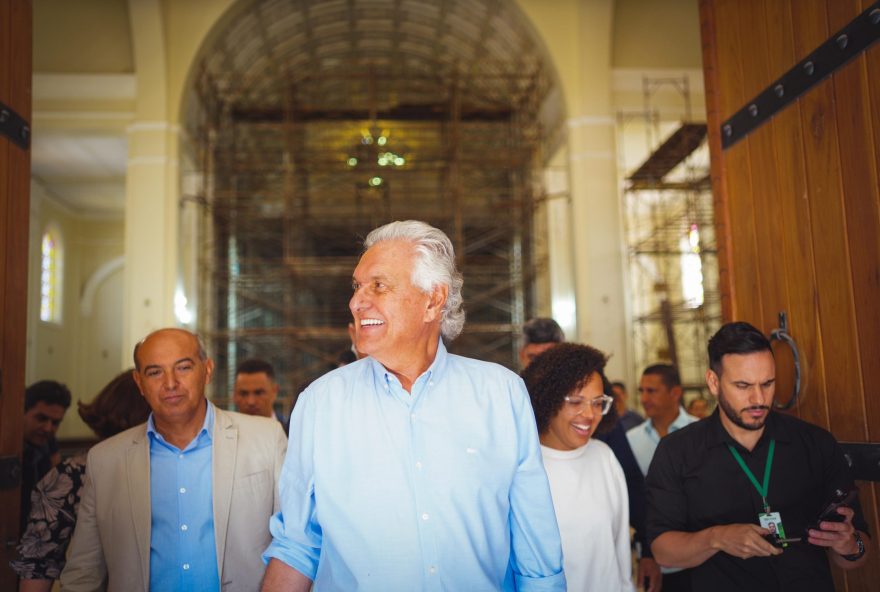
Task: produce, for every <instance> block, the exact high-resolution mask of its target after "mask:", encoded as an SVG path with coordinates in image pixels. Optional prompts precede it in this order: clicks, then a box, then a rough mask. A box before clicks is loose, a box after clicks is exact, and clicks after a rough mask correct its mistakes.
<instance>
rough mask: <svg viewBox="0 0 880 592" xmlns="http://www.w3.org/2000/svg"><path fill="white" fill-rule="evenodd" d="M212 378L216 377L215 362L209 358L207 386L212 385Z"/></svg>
mask: <svg viewBox="0 0 880 592" xmlns="http://www.w3.org/2000/svg"><path fill="white" fill-rule="evenodd" d="M212 376H214V360H212V359H211V358H208V359H207V360H205V384H211V377H212Z"/></svg>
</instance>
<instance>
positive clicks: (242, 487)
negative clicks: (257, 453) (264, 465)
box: [232, 469, 272, 493]
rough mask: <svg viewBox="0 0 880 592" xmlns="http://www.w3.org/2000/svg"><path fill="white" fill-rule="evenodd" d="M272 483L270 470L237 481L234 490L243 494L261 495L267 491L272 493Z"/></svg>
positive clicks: (245, 476)
mask: <svg viewBox="0 0 880 592" xmlns="http://www.w3.org/2000/svg"><path fill="white" fill-rule="evenodd" d="M271 481H272V479H271V475H270V474H269V470H268V469H266V470H263V471H259V472H257V473H251V474H250V475H244V476H243V477H239V478H238V479H236V480H235V483H234V484H233V486H232V489H233V490H234V491H236V492H242V493H259V492H261V491H264V490H267V489H268V490H270V492H271V489H272V486H271Z"/></svg>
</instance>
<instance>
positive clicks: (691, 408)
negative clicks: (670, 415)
mask: <svg viewBox="0 0 880 592" xmlns="http://www.w3.org/2000/svg"><path fill="white" fill-rule="evenodd" d="M687 412H688V413H690V414H691V415H693V416H694V417H696V418H697V419H706V418H707V417H709V401H707V400H706V399H704V398H702V397H697V398H696V399H693V400H692V401H691V402H690V403H688V406H687Z"/></svg>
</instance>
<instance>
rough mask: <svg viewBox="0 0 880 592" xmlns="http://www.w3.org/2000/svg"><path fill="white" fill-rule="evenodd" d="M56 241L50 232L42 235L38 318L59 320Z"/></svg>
mask: <svg viewBox="0 0 880 592" xmlns="http://www.w3.org/2000/svg"><path fill="white" fill-rule="evenodd" d="M58 257H59V255H58V242H57V240H56V238H55V237H54V236H53V235H52V233H51V232H47V233H46V234H44V235H43V241H42V244H41V248H40V261H41V265H40V320H41V321H47V322H48V321H58V320H60V319H59V317H60V314H59V312H60V311H59V306H58V291H59V283H60V282H59V280H58V274H59V269H58Z"/></svg>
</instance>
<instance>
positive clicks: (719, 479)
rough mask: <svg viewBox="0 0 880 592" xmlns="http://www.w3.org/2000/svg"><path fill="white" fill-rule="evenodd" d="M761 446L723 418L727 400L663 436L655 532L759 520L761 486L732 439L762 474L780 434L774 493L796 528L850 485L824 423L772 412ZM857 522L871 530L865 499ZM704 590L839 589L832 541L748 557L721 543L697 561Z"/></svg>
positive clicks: (651, 492) (652, 507) (652, 511)
mask: <svg viewBox="0 0 880 592" xmlns="http://www.w3.org/2000/svg"><path fill="white" fill-rule="evenodd" d="M765 426H766V427H765V429H764V433H763V434H762V435H761V439H760V440H759V441H758V444H757V445H756V446H755V449H754V450H753V451H751V452H749V451H748V450H746V449H745V448H743V447H742V446H740V445H739V444H737V443H736V442H735V441H734V440H733V438H732V437H731V436H730V434H728V433H727V430H725V429H724V426H723V425H722V424H721V418H720V416H719V410H717V409H716V411H715V413H713V414H712V415H711V416H710V417H708V418H706V419H705V420H703V421H699V422H696V423H693V424H691V425H689V426H686V427H684V428H682V429H680V430H678V431H676V432H673V433H671V434H669V435H668V436H666V437H665V438H663V439H662V440H660V445H659V446H658V447H657V452H656V453H655V454H654V458H653V460H652V461H651V466H650V468H649V470H648V476H647V480H646V483H647V489H648V516H647V524H646V530H647V538H648V541H649V543H652V542H653V541H654V539H656V538H657V537H658V536H660V535H661V534H663V533H664V532H667V531H670V530H675V531H684V532H697V531H700V530H703V529H705V528H708V527H710V526H717V525H724V524H749V523H750V524H758V523H759V522H758V514H759V513H761V512H763V508H762V502H761V496H760V494H759V493H758V491H757V490H756V489H755V487H754V485H752V483H751V481H750V480H749V478H748V476H747V475H746V474H745V472H743V470H742V469H741V468H740V466H739V464H738V463H737V462H736V459H735V458H734V456H733V454H731V452H730V450H729V449H728V447H727V445H728V444H732V445H734V446H735V447H736V448H737V450H738V451H739V453H740V454H741V455H742V457H743V460H744V461H745V463H746V465H747V466H748V467H749V469H751V471H752V473H753V474H754V475H755V476H756V478H757V479H758V482H759V483H760V482H761V481H762V480H763V476H764V465H765V463H766V460H767V453H768V450H769V446H770V441H771V440H772V439H775V440H776V450H775V453H774V457H773V465H772V472H771V474H770V484H769V487H768V495H767V498H768V499H767V501H768V503H769V505H770V510H771V511H772V512H779V513H780V515H781V518H782V525H783V528H784V529H785V534H786V536H788V537H798V536H804V535H805V531H806V529H807V526H808V525H809V524H810V523H812V522H814V521H815V520H816V518H817V517H818V515H819V513H820V512H821V511H822V509H823V508H824V506H825V505H826V504H827V502H828V501H829V500H830V498H831V496H832V493H833V491H834V489H835V488H836V487H841V486H845V485H850V484H851V483H852V479H851V477H850V476H849V470H848V468H847V464H846V461H845V460H844V457H843V451H842V450H841V449H840V446H839V445H838V444H837V441H836V440H835V439H834V437H833V436H832V435H831V434H829V433H828V432H827V431H825V430H823V429H822V428H820V427H818V426H815V425H812V424H809V423H806V422H804V421H801V420H799V419H797V418H795V417H792V416H790V415H785V414H781V413H776V412H772V413H770V415H769V416H768V418H767V423H766V424H765ZM855 505H856V507H855V508H854V509H855V511H856V516H855V519H854V520H853V523H854V525H855V527H856V528H857V529H858V530H861V531H862V532H865V533H867V526H866V524H865V520H864V517H863V516H862V511H861V508H860V507H859V506H858V504H855ZM691 577H692V583H693V589H694V590H695V591H699V590H711V591H712V592H723V591H726V590H730V591H741V590H749V591H759V590H760V591H764V590H766V591H771V590H772V591H777V590H778V591H788V590H798V591H820V590H821V591H833V590H834V582H833V581H832V579H831V571H830V568H829V565H828V557H827V555H826V551H825V550H824V549H821V548H819V547H814V546H812V545H810V544H808V543H794V544H791V545H789V546H788V547H787V548H785V550H784V551H783V552H782V554H781V555H777V556H774V557H753V558H751V559H738V558H736V557H733V556H732V555H728V554H727V553H724V552H718V553H716V554H715V555H713V556H712V557H711V558H710V559H708V560H707V561H706V562H705V563H703V564H702V565H699V566H697V567H695V568H693V570H692V576H691Z"/></svg>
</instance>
